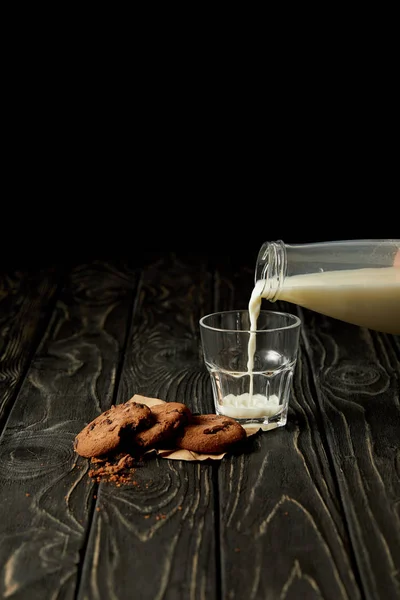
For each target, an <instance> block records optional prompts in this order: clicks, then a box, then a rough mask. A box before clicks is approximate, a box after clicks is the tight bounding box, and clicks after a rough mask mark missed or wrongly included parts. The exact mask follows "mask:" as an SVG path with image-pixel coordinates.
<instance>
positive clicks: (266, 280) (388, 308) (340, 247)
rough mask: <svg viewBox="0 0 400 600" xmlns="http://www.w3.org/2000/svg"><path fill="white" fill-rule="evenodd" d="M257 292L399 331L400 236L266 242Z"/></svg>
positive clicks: (259, 262)
mask: <svg viewBox="0 0 400 600" xmlns="http://www.w3.org/2000/svg"><path fill="white" fill-rule="evenodd" d="M255 280H256V285H255V287H254V291H253V297H255V296H258V301H260V299H261V298H265V299H267V300H270V301H272V302H275V301H276V300H286V301H287V302H292V303H294V304H297V305H299V306H303V307H305V308H308V309H311V310H314V311H316V312H319V313H322V314H324V315H327V316H329V317H333V318H335V319H340V320H342V321H346V322H348V323H352V324H354V325H360V326H362V327H368V328H370V329H375V330H377V331H382V332H386V333H391V334H397V335H398V334H400V240H345V241H329V242H318V243H311V244H297V245H291V244H285V243H284V242H283V241H276V242H265V243H264V244H263V245H262V247H261V249H260V252H259V254H258V258H257V264H256V272H255Z"/></svg>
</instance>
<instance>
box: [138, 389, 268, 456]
mask: <svg viewBox="0 0 400 600" xmlns="http://www.w3.org/2000/svg"><path fill="white" fill-rule="evenodd" d="M131 400H133V401H134V402H140V403H141V404H146V406H148V407H149V408H151V407H152V406H155V405H156V404H165V401H164V400H160V399H159V398H148V397H147V396H141V395H140V394H135V395H134V396H132V398H131ZM245 430H246V434H247V437H249V436H251V435H254V434H255V433H257V431H259V430H260V427H258V426H246V427H245ZM152 452H156V453H157V455H158V456H159V457H160V458H169V459H170V460H187V461H194V460H198V461H202V460H221V458H223V457H224V456H225V454H226V452H223V453H222V454H200V453H199V452H192V451H191V450H182V449H180V448H177V449H176V450H174V449H172V450H171V448H170V449H169V450H162V449H157V450H150V451H149V453H152ZM146 454H147V453H146Z"/></svg>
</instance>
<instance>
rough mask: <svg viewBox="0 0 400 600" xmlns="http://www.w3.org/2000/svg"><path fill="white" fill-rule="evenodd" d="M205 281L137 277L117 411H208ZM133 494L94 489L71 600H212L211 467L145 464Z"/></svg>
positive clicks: (170, 269) (150, 271)
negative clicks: (150, 402) (129, 405)
mask: <svg viewBox="0 0 400 600" xmlns="http://www.w3.org/2000/svg"><path fill="white" fill-rule="evenodd" d="M210 284H211V279H210V276H209V274H208V273H207V272H206V271H205V270H204V267H203V266H202V265H201V264H197V265H194V266H193V267H190V266H189V265H188V264H186V263H184V264H182V263H181V262H180V261H178V260H176V259H175V258H174V257H173V256H172V257H169V258H168V257H166V258H165V259H163V260H160V261H159V262H158V263H156V264H154V265H152V266H149V267H148V268H147V269H146V270H144V272H143V276H142V279H141V285H140V290H139V296H138V299H137V302H136V304H135V310H134V315H133V321H132V331H131V336H130V340H129V344H128V347H127V351H126V354H125V362H124V368H123V372H122V377H121V383H120V386H119V391H118V401H119V402H125V401H126V400H128V399H129V398H130V397H131V396H132V395H133V394H135V393H139V394H143V395H145V396H151V397H156V398H161V399H162V400H166V401H178V402H184V403H186V404H187V405H188V406H189V407H190V408H191V409H192V410H193V411H199V412H200V411H201V412H208V411H211V409H212V403H211V394H210V390H209V381H208V374H207V373H206V372H205V369H204V363H203V359H202V354H201V347H200V341H199V326H198V320H199V318H200V316H201V315H202V314H204V312H205V311H207V310H208V308H209V303H210V301H211V298H212V295H211V287H210ZM136 481H137V485H136V486H134V487H133V488H129V489H126V488H124V487H121V488H115V486H109V485H103V484H100V488H99V494H98V501H97V508H98V509H99V510H98V511H96V512H95V518H94V524H93V527H92V531H91V535H90V540H89V545H88V550H87V553H86V557H85V564H84V571H83V576H82V580H81V588H80V593H79V596H78V597H79V598H80V599H81V600H84V599H101V600H103V599H108V598H110V599H118V600H124V599H130V598H132V597H133V596H135V597H138V598H141V599H142V600H161V599H163V600H164V599H165V600H166V599H173V600H179V599H182V600H197V599H203V598H204V599H206V598H207V599H210V600H212V599H213V598H216V597H218V579H217V576H218V574H217V572H216V562H215V552H216V548H215V516H214V502H215V498H214V489H213V480H212V466H211V465H205V464H197V463H187V462H182V461H169V460H165V459H160V460H157V459H154V458H153V459H151V460H149V461H147V462H146V463H145V464H144V465H142V466H139V467H138V468H137V469H136Z"/></svg>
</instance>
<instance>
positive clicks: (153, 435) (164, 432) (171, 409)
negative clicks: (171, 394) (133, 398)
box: [133, 402, 192, 449]
mask: <svg viewBox="0 0 400 600" xmlns="http://www.w3.org/2000/svg"><path fill="white" fill-rule="evenodd" d="M151 412H152V414H153V417H154V423H153V424H152V425H151V426H150V427H149V428H146V429H143V430H142V431H139V432H138V433H136V434H135V436H134V438H133V443H134V444H135V445H136V446H138V447H140V448H142V449H147V448H154V447H156V446H160V444H169V443H170V442H171V440H173V438H174V437H176V436H177V435H178V433H179V432H180V430H181V429H183V427H184V426H185V425H187V423H189V420H190V418H191V416H192V413H191V412H190V410H189V408H188V407H187V406H186V405H185V404H181V403H180V402H165V403H164V404H156V405H154V406H152V407H151Z"/></svg>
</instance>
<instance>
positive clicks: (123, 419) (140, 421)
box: [74, 400, 154, 458]
mask: <svg viewBox="0 0 400 600" xmlns="http://www.w3.org/2000/svg"><path fill="white" fill-rule="evenodd" d="M153 422H154V415H153V413H152V411H151V410H150V408H149V407H148V406H146V405H145V404H140V403H139V402H133V401H132V400H129V401H128V402H125V404H118V405H117V406H112V407H111V408H110V409H109V410H106V411H105V412H104V413H102V414H101V415H99V416H98V417H96V418H95V419H94V420H93V421H91V422H90V423H89V424H88V425H86V427H84V429H82V431H81V432H80V433H79V434H78V435H77V436H76V438H75V442H74V448H75V451H76V452H77V453H78V454H79V455H80V456H84V457H86V458H92V457H94V456H102V455H103V454H108V453H111V452H115V451H116V450H117V449H118V448H119V447H120V445H121V443H122V442H123V439H124V438H125V437H128V436H130V435H131V434H133V433H135V432H136V431H140V430H141V429H143V428H145V427H150V426H151V425H152V423H153Z"/></svg>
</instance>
